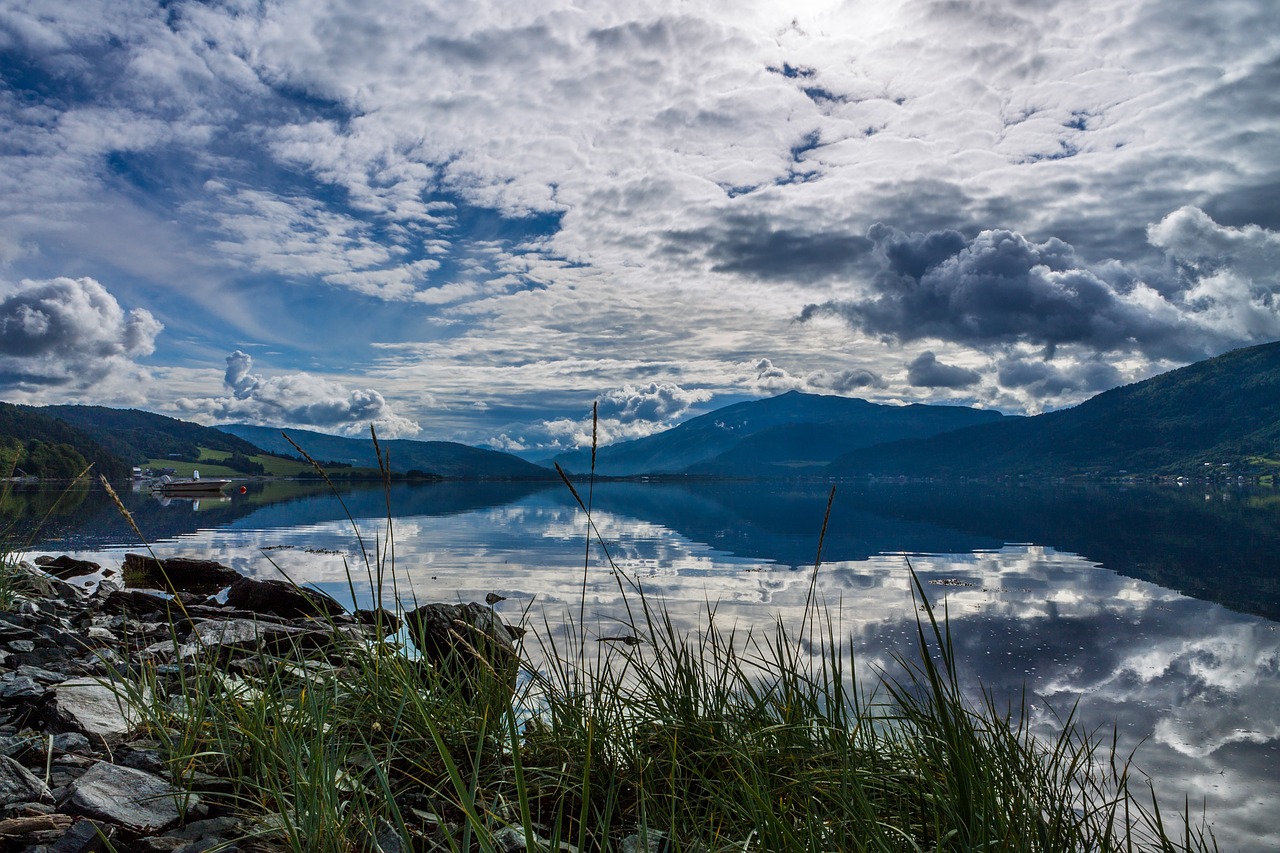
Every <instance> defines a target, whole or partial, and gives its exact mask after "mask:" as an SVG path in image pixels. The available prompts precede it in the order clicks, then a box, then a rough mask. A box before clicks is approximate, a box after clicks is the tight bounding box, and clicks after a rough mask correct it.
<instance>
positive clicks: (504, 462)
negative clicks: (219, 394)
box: [218, 424, 555, 479]
mask: <svg viewBox="0 0 1280 853" xmlns="http://www.w3.org/2000/svg"><path fill="white" fill-rule="evenodd" d="M218 429H219V430H221V431H223V432H225V433H227V434H229V435H234V436H237V437H239V438H242V439H244V440H245V441H249V442H252V443H253V444H255V445H257V446H258V447H261V448H262V449H263V450H265V451H267V452H268V453H275V454H279V455H283V456H297V455H298V451H297V450H295V449H294V448H293V446H292V445H290V444H289V442H288V441H286V440H285V438H284V436H282V435H281V430H280V429H277V428H275V427H262V426H252V425H250V424H227V425H224V426H219V427H218ZM284 432H286V433H288V435H289V437H290V438H292V439H293V440H294V441H296V442H297V443H298V446H299V447H301V448H302V449H303V450H305V451H306V452H307V453H308V454H310V455H311V458H312V459H315V460H316V461H317V462H342V463H345V464H348V465H355V466H359V467H368V468H376V467H377V465H378V458H377V454H376V453H375V452H374V449H373V442H372V441H371V440H370V439H367V438H343V437H342V436H336V435H326V434H325V433H320V432H311V431H310V430H305V429H288V430H284ZM378 444H379V445H381V446H382V452H383V453H384V454H386V455H387V456H388V458H389V459H390V462H391V470H392V471H399V472H407V471H414V470H417V471H425V472H427V473H430V474H439V475H440V476H442V477H466V478H477V479H548V478H550V477H554V476H555V474H554V472H551V471H548V470H547V469H546V468H542V467H539V466H537V465H534V464H533V463H531V462H525V461H524V460H523V459H520V458H518V457H516V456H512V455H511V454H510V453H501V452H499V451H497V450H481V449H480V448H478V447H468V446H467V445H465V444H457V443H455V442H452V441H413V440H411V439H403V438H399V439H390V440H386V441H379V442H378Z"/></svg>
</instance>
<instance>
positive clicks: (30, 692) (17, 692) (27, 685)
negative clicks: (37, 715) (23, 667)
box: [0, 672, 45, 701]
mask: <svg viewBox="0 0 1280 853" xmlns="http://www.w3.org/2000/svg"><path fill="white" fill-rule="evenodd" d="M44 694H45V688H44V687H42V686H40V685H39V684H37V683H36V680H35V679H34V678H30V677H28V676H26V675H18V674H17V673H13V672H6V673H5V674H4V675H2V676H0V699H4V700H6V701H13V700H14V699H39V698H40V697H41V696H43V695H44Z"/></svg>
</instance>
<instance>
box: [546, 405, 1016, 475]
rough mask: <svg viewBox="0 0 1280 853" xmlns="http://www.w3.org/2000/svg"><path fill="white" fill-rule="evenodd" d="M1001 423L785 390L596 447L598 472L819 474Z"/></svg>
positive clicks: (579, 462) (576, 457) (579, 455)
mask: <svg viewBox="0 0 1280 853" xmlns="http://www.w3.org/2000/svg"><path fill="white" fill-rule="evenodd" d="M1002 418H1003V415H1001V414H1000V413H999V412H993V411H984V410H979V409H968V408H964V407H960V406H923V405H912V406H885V405H879V404H876V403H868V402H867V401H866V400H859V399H855V398H851V397H835V396H824V395H819V394H802V393H800V392H799V391H789V392H787V393H786V394H781V395H779V396H777V397H770V398H768V399H764V400H751V401H748V402H745V403H736V404H734V405H732V406H725V407H724V408H722V409H716V410H715V411H714V412H710V413H708V414H705V415H701V416H699V417H696V418H691V419H690V420H687V421H685V422H684V423H682V424H680V425H678V426H675V427H672V428H671V429H669V430H666V431H665V432H660V433H656V434H654V435H650V436H646V437H644V438H638V439H635V440H633V441H625V442H620V443H618V444H612V445H609V446H607V447H602V448H600V449H599V450H598V452H597V456H596V472H597V473H598V474H602V475H605V476H629V475H636V474H668V473H696V474H714V475H730V476H752V477H757V476H766V477H767V476H787V475H794V474H797V473H821V472H822V470H823V467H824V466H825V465H826V464H827V463H829V462H830V461H832V460H833V459H835V458H836V457H838V456H839V455H841V454H843V453H845V452H847V451H850V450H853V449H855V448H859V447H868V446H870V445H873V444H878V443H881V442H885V441H895V440H897V439H902V438H909V437H918V436H929V435H935V434H937V433H939V432H944V431H946V430H954V429H960V428H962V427H967V426H972V425H974V424H978V423H984V422H991V421H997V420H1000V419H1002ZM555 461H556V462H558V463H559V464H560V465H561V467H563V468H564V469H565V470H566V471H570V472H573V473H586V472H588V471H590V469H591V451H590V450H578V451H573V452H571V453H564V454H561V455H560V456H557V457H556V460H555Z"/></svg>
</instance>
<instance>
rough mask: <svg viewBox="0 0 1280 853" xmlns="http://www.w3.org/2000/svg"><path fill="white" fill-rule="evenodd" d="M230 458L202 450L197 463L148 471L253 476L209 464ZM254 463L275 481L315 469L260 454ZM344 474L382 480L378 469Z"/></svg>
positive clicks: (157, 462)
mask: <svg viewBox="0 0 1280 853" xmlns="http://www.w3.org/2000/svg"><path fill="white" fill-rule="evenodd" d="M229 455H230V454H228V453H226V452H224V451H220V450H210V449H209V448H207V447H201V448H200V457H199V461H197V462H184V461H180V460H177V459H148V460H147V462H146V465H145V466H144V467H147V468H152V469H154V470H159V469H161V468H172V469H173V470H174V472H175V476H178V477H190V476H191V472H192V471H193V470H197V469H198V470H199V471H200V476H202V477H246V476H249V475H247V474H245V473H244V472H243V471H236V470H234V469H232V468H228V467H226V466H225V465H217V464H215V463H213V462H210V461H209V460H212V459H226V458H227V457H228V456H229ZM248 459H249V460H251V461H253V462H258V463H261V465H262V466H263V468H264V469H265V471H266V474H267V476H271V477H297V476H299V475H301V474H311V473H313V471H314V469H313V468H312V466H311V465H310V464H309V463H307V462H299V461H298V460H296V459H285V458H284V457H282V456H268V455H265V454H259V455H256V456H250V457H248ZM343 474H344V475H348V474H359V475H364V476H368V477H374V478H376V477H378V476H379V471H378V469H377V468H344V469H343Z"/></svg>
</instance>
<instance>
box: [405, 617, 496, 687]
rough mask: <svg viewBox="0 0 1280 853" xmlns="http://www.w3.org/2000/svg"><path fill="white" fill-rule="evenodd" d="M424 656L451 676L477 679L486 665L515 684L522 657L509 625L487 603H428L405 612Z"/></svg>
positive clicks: (410, 628) (414, 638)
mask: <svg viewBox="0 0 1280 853" xmlns="http://www.w3.org/2000/svg"><path fill="white" fill-rule="evenodd" d="M404 620H405V624H406V626H407V627H408V629H409V636H410V637H411V638H412V639H413V642H414V644H415V645H416V646H417V647H418V650H419V651H420V652H422V656H423V657H424V658H425V659H426V660H427V661H428V662H430V663H431V664H432V665H433V666H435V667H436V668H437V669H440V670H441V671H442V672H443V673H444V674H445V675H446V676H447V677H451V678H463V679H465V680H469V681H472V682H474V681H475V680H476V679H477V677H478V676H479V675H480V673H481V671H482V670H483V669H486V668H487V669H490V670H492V671H493V672H494V673H496V674H497V675H498V676H499V677H500V679H501V680H502V681H503V682H504V683H507V684H509V685H510V687H511V688H513V689H514V687H515V677H516V670H517V668H518V667H519V663H520V659H519V656H518V655H517V653H516V649H515V646H514V645H513V644H512V642H511V631H510V630H509V626H508V625H507V624H506V623H505V622H503V621H502V617H500V616H498V614H497V613H495V612H494V610H493V608H492V607H486V606H485V605H483V604H476V603H475V602H471V603H470V604H425V605H423V606H422V607H419V608H418V609H417V610H413V611H410V612H409V613H406V614H405V617H404Z"/></svg>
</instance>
